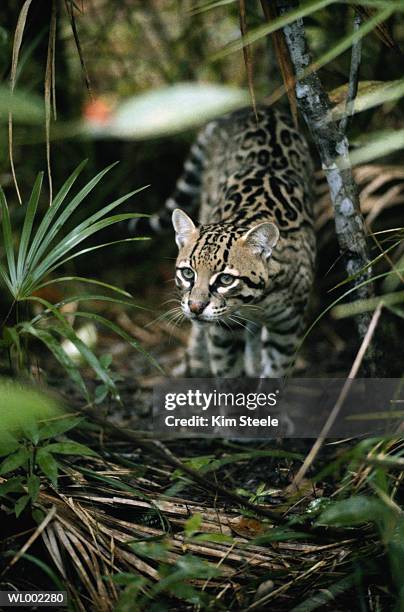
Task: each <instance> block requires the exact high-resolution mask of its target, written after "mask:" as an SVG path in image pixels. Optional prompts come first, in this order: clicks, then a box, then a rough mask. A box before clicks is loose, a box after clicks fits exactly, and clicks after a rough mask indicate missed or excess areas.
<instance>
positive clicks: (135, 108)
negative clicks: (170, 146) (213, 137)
mask: <svg viewBox="0 0 404 612" xmlns="http://www.w3.org/2000/svg"><path fill="white" fill-rule="evenodd" d="M248 103H249V94H248V92H247V91H244V90H242V89H237V88H235V87H229V86H227V85H217V84H211V83H192V82H190V83H179V84H177V85H171V86H168V87H162V88H160V89H157V90H153V91H151V92H147V93H144V94H141V95H138V96H135V97H133V98H129V99H128V100H126V101H125V102H123V103H122V104H121V105H120V106H119V107H118V109H117V110H116V111H115V113H114V114H113V115H112V117H111V119H110V121H109V122H107V123H103V124H98V123H97V124H94V123H91V122H87V124H86V125H85V126H84V130H85V131H86V132H87V133H89V134H90V135H92V136H96V137H97V136H99V137H105V136H110V137H114V138H124V139H133V140H141V139H144V138H156V137H161V136H168V135H171V134H175V133H177V132H181V131H183V130H188V129H192V128H196V127H198V126H201V125H203V124H205V123H206V122H207V121H209V120H210V119H213V118H215V117H218V116H220V115H223V114H224V113H226V112H229V111H232V110H235V109H237V108H241V107H243V106H245V105H246V104H248Z"/></svg>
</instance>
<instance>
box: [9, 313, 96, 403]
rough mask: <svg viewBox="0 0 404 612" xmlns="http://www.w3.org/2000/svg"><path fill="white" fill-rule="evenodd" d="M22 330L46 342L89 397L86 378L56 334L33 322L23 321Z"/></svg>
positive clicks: (73, 379) (72, 378) (87, 397)
mask: <svg viewBox="0 0 404 612" xmlns="http://www.w3.org/2000/svg"><path fill="white" fill-rule="evenodd" d="M21 330H23V332H25V333H26V334H29V335H30V336H33V337H34V338H37V339H38V340H39V341H40V342H42V344H44V345H45V346H46V347H47V348H48V349H49V350H50V352H51V353H52V354H53V355H54V357H55V358H56V359H57V361H58V362H59V363H60V365H61V366H62V367H63V368H64V370H65V371H66V372H67V374H68V375H69V377H70V378H71V380H72V381H73V382H74V383H75V384H76V385H77V387H78V388H79V389H80V390H81V391H82V392H83V394H84V396H85V397H86V399H87V400H88V399H89V396H88V391H87V387H86V385H85V383H84V380H83V378H82V376H81V374H80V372H79V370H78V369H77V366H76V364H75V363H74V362H73V361H72V360H71V359H70V357H69V355H68V354H67V353H66V352H65V351H64V350H63V348H62V346H61V345H60V343H59V342H58V341H57V340H56V338H54V336H53V335H52V334H51V333H50V332H48V331H47V330H45V329H38V328H36V327H34V326H33V325H31V323H22V324H21Z"/></svg>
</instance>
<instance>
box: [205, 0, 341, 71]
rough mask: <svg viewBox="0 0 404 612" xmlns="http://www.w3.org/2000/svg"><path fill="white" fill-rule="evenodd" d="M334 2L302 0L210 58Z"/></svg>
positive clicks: (245, 43)
mask: <svg viewBox="0 0 404 612" xmlns="http://www.w3.org/2000/svg"><path fill="white" fill-rule="evenodd" d="M334 2H335V0H315V1H313V0H311V1H310V2H304V3H303V4H301V6H299V7H298V8H297V9H294V10H293V11H290V12H288V13H286V14H285V15H282V16H281V17H278V18H277V19H274V20H273V21H271V22H270V23H265V24H264V25H261V26H259V27H258V28H255V29H253V30H250V31H249V33H248V34H247V35H246V36H243V37H242V38H240V39H239V40H236V41H235V42H233V43H230V44H229V45H227V47H225V48H224V49H222V50H221V51H219V52H218V53H216V54H215V55H213V56H212V57H211V58H210V59H211V61H215V60H217V59H222V58H223V57H225V56H226V55H229V54H230V53H234V51H240V50H241V49H242V48H243V46H244V45H250V44H252V43H253V42H255V41H257V40H260V39H261V38H264V37H265V36H268V34H272V33H273V32H276V31H277V30H280V29H281V28H284V27H285V26H287V25H289V24H290V23H293V22H294V21H296V20H297V19H300V18H301V17H306V16H307V15H311V13H314V12H315V11H319V10H320V9H323V8H325V7H326V6H328V5H329V4H333V3H334Z"/></svg>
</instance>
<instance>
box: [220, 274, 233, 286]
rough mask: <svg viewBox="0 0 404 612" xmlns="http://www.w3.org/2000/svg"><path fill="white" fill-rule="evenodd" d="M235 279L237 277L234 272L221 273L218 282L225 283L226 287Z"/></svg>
mask: <svg viewBox="0 0 404 612" xmlns="http://www.w3.org/2000/svg"><path fill="white" fill-rule="evenodd" d="M234 280H235V277H234V276H233V275H232V274H219V276H218V277H217V282H218V283H220V284H221V285H223V286H224V287H227V286H228V285H231V284H232V283H233V282H234Z"/></svg>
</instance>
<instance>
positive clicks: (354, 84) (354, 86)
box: [339, 13, 362, 135]
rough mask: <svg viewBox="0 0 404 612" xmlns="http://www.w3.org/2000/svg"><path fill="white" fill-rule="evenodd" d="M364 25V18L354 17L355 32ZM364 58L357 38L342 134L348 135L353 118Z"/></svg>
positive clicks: (352, 58) (342, 122) (341, 126)
mask: <svg viewBox="0 0 404 612" xmlns="http://www.w3.org/2000/svg"><path fill="white" fill-rule="evenodd" d="M361 23H362V17H361V16H360V14H359V13H355V16H354V32H357V31H358V30H359V28H360V25H361ZM361 56H362V38H359V37H358V38H355V39H354V41H353V43H352V53H351V67H350V70H349V84H348V94H347V98H346V103H345V112H344V115H343V117H342V119H341V123H340V125H339V129H340V131H341V134H342V135H344V134H346V129H347V126H348V120H349V119H350V118H351V117H352V115H353V112H354V106H355V98H356V95H357V93H358V82H359V68H360V64H361Z"/></svg>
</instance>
